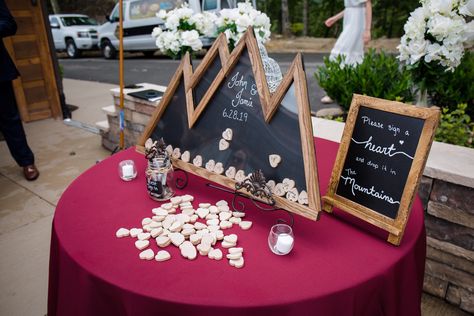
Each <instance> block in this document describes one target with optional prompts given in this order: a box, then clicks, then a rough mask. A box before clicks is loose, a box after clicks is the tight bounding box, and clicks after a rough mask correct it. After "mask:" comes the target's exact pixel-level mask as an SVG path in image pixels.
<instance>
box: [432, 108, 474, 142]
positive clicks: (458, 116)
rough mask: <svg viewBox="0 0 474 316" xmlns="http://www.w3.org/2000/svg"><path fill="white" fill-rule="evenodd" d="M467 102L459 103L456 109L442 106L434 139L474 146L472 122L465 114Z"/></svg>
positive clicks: (473, 126)
mask: <svg viewBox="0 0 474 316" xmlns="http://www.w3.org/2000/svg"><path fill="white" fill-rule="evenodd" d="M466 108H467V104H465V103H462V104H459V105H458V106H457V107H456V109H454V110H452V111H451V110H449V109H448V108H443V110H442V112H441V121H440V122H441V123H440V125H439V127H438V129H437V130H436V136H435V139H436V140H437V141H439V142H444V143H449V144H454V145H460V146H465V147H471V148H474V141H473V138H474V124H473V123H472V122H471V117H470V116H469V115H468V114H466Z"/></svg>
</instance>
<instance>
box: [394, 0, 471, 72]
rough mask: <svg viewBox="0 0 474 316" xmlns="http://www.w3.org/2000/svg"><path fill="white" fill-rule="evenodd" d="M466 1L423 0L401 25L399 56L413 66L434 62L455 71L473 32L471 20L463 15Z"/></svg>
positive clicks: (447, 69) (466, 10)
mask: <svg viewBox="0 0 474 316" xmlns="http://www.w3.org/2000/svg"><path fill="white" fill-rule="evenodd" d="M468 2H472V0H470V1H467V0H422V1H421V3H422V6H421V7H419V8H417V9H415V10H414V11H413V12H412V13H411V14H410V17H409V18H408V21H407V22H406V24H405V26H404V30H405V35H403V37H402V38H401V43H400V45H399V46H398V47H397V48H398V50H399V53H400V55H399V56H398V59H399V60H400V61H403V62H405V63H406V64H407V65H409V67H412V68H417V67H419V66H420V65H423V64H424V63H425V66H426V64H429V63H432V62H434V63H436V64H438V65H440V66H442V68H444V70H445V71H454V69H455V68H456V67H457V66H459V64H460V63H461V59H462V57H463V55H464V51H465V47H464V46H465V44H467V42H468V37H469V36H468V34H469V32H472V27H473V23H472V22H471V23H466V20H465V19H464V15H467V12H469V11H468V9H467V3H468ZM469 29H471V31H469Z"/></svg>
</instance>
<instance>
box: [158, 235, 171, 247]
mask: <svg viewBox="0 0 474 316" xmlns="http://www.w3.org/2000/svg"><path fill="white" fill-rule="evenodd" d="M155 240H156V244H157V245H158V246H159V247H163V248H164V247H167V246H168V245H169V244H170V243H171V239H170V238H169V237H168V236H159V237H156V239H155Z"/></svg>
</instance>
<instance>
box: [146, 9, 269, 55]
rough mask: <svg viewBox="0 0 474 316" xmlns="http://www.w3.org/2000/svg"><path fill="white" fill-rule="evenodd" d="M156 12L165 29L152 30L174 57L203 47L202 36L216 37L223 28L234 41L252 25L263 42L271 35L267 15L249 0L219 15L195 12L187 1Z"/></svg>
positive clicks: (158, 45)
mask: <svg viewBox="0 0 474 316" xmlns="http://www.w3.org/2000/svg"><path fill="white" fill-rule="evenodd" d="M156 15H157V17H159V18H160V19H162V20H163V22H164V29H163V30H162V29H161V28H155V29H154V30H153V32H152V36H153V37H155V38H156V46H157V47H158V48H159V49H160V50H161V51H162V52H164V53H166V54H168V55H172V56H173V57H177V55H179V54H180V53H183V52H184V51H198V50H200V49H202V41H201V39H200V36H207V37H215V36H216V35H217V32H218V31H219V32H224V34H225V35H226V37H227V41H228V42H230V43H232V44H233V45H235V44H237V43H238V42H239V41H240V39H241V38H242V36H243V34H244V33H245V31H247V29H248V28H249V27H253V29H254V32H255V35H256V38H257V40H258V41H259V42H260V43H265V42H266V41H268V40H269V39H270V35H271V32H270V26H271V24H270V19H269V18H268V16H267V15H266V14H265V13H262V12H260V11H258V10H255V9H254V8H253V7H252V5H251V3H250V2H248V1H247V2H241V3H238V4H237V8H235V9H223V10H221V11H220V12H219V15H218V16H217V15H216V14H214V13H210V12H204V13H196V14H194V13H193V11H192V9H190V8H189V7H188V5H187V4H184V5H182V6H181V7H177V8H175V9H173V10H171V11H168V12H166V11H164V10H160V11H158V13H157V14H156ZM188 48H189V49H188Z"/></svg>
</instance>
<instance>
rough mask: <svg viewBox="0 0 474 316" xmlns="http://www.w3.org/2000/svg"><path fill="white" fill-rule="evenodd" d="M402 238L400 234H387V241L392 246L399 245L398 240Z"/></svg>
mask: <svg viewBox="0 0 474 316" xmlns="http://www.w3.org/2000/svg"><path fill="white" fill-rule="evenodd" d="M401 240H402V234H399V235H398V236H397V235H394V234H389V235H388V239H387V241H388V242H389V243H391V244H392V245H394V246H399V245H400V241H401Z"/></svg>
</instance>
